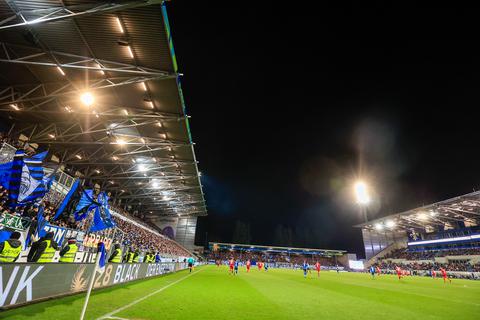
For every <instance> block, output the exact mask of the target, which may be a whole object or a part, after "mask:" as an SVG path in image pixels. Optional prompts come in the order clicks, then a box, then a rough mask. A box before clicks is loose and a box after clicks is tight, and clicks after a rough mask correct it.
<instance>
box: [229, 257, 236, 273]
mask: <svg viewBox="0 0 480 320" xmlns="http://www.w3.org/2000/svg"><path fill="white" fill-rule="evenodd" d="M228 265H229V267H230V270H229V272H230V274H233V266H234V265H235V260H233V258H232V259H230V262H229V263H228Z"/></svg>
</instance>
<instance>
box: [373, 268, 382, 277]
mask: <svg viewBox="0 0 480 320" xmlns="http://www.w3.org/2000/svg"><path fill="white" fill-rule="evenodd" d="M375 270H376V271H377V276H379V275H380V274H381V273H382V270H380V267H379V266H376V267H375Z"/></svg>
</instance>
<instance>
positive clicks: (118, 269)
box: [0, 262, 186, 309]
mask: <svg viewBox="0 0 480 320" xmlns="http://www.w3.org/2000/svg"><path fill="white" fill-rule="evenodd" d="M185 268H186V265H185V263H175V262H162V263H137V264H128V263H126V264H115V263H110V264H107V265H106V267H105V272H103V273H102V274H101V275H100V276H98V278H97V279H96V280H95V284H94V287H95V288H104V287H109V286H114V285H118V284H122V283H126V282H130V281H134V280H140V279H145V278H149V277H154V276H159V275H162V274H166V273H171V272H175V271H179V270H182V269H185ZM94 270H95V264H77V263H72V264H53V263H47V264H39V263H34V264H24V263H21V264H18V263H15V264H0V286H1V287H0V309H5V308H10V307H16V306H20V305H24V304H29V303H33V302H38V301H42V300H46V299H50V298H54V297H59V296H64V295H71V294H76V293H80V292H84V291H86V290H87V285H88V283H89V281H90V280H89V279H90V278H91V277H92V275H93V273H94Z"/></svg>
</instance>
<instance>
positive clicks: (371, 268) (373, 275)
mask: <svg viewBox="0 0 480 320" xmlns="http://www.w3.org/2000/svg"><path fill="white" fill-rule="evenodd" d="M370 274H371V275H372V279H375V267H374V266H371V267H370Z"/></svg>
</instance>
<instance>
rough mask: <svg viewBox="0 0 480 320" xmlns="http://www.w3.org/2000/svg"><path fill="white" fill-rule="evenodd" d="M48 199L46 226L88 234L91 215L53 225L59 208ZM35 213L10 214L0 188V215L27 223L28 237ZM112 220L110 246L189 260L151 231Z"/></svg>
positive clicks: (21, 210) (35, 209)
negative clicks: (119, 244) (112, 232)
mask: <svg viewBox="0 0 480 320" xmlns="http://www.w3.org/2000/svg"><path fill="white" fill-rule="evenodd" d="M57 198H58V197H57ZM52 199H55V197H45V199H44V201H43V205H44V211H43V218H44V219H45V220H46V221H47V222H48V223H49V224H51V225H55V226H59V227H63V228H69V229H73V230H78V231H84V232H87V231H88V228H89V226H90V223H91V219H92V217H91V215H90V216H89V218H87V219H85V220H83V221H75V219H74V216H73V214H71V215H69V216H61V217H60V218H59V219H57V220H55V221H53V217H54V215H55V212H56V208H57V207H58V205H59V204H60V202H61V199H60V200H59V201H56V202H53V201H52ZM38 210H39V208H38V207H37V206H33V205H29V206H25V207H20V206H17V207H16V208H15V209H14V210H12V209H10V208H9V207H8V190H6V189H5V188H3V187H2V186H0V212H1V213H2V214H11V215H14V216H19V217H22V218H24V219H28V220H30V221H31V225H30V229H29V233H31V234H33V233H34V232H35V230H36V228H37V216H38ZM112 219H113V220H114V222H115V223H116V225H117V228H119V229H120V231H121V232H116V233H115V239H114V241H113V242H117V243H120V242H122V244H124V245H125V246H127V247H128V248H131V249H133V250H137V249H138V250H140V251H144V252H158V253H160V254H161V255H164V256H190V253H189V252H188V251H187V250H186V249H184V248H183V247H182V246H180V245H179V244H178V243H176V242H175V241H173V240H171V239H168V238H167V237H166V236H164V235H161V234H160V233H158V232H155V231H153V230H152V229H151V228H148V227H147V226H145V224H143V223H141V222H140V221H135V218H133V217H130V218H128V220H124V219H121V218H119V217H116V216H113V217H112ZM132 221H135V222H132Z"/></svg>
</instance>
